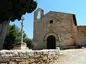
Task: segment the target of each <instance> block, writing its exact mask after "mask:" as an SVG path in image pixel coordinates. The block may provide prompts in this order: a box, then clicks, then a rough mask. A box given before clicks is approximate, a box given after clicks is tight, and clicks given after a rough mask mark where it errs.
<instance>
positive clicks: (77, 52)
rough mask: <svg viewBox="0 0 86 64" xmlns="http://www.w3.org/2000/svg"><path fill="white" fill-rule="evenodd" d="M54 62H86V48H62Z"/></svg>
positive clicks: (67, 63)
mask: <svg viewBox="0 0 86 64" xmlns="http://www.w3.org/2000/svg"><path fill="white" fill-rule="evenodd" d="M54 64H86V48H84V49H69V50H61V51H60V56H59V58H58V59H57V60H56V62H55V63H54Z"/></svg>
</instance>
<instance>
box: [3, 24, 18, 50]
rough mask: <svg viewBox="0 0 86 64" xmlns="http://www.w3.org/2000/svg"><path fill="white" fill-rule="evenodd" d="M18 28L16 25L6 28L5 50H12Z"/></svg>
mask: <svg viewBox="0 0 86 64" xmlns="http://www.w3.org/2000/svg"><path fill="white" fill-rule="evenodd" d="M18 32H19V31H18V28H17V27H16V25H9V26H8V33H7V35H6V38H5V44H4V48H5V49H11V48H13V44H14V43H15V42H16V38H17V34H18Z"/></svg>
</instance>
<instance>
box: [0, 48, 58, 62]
mask: <svg viewBox="0 0 86 64" xmlns="http://www.w3.org/2000/svg"><path fill="white" fill-rule="evenodd" d="M58 56H59V50H58V49H55V50H1V51H0V64H2V63H7V64H53V63H54V61H55V60H56V59H57V58H58Z"/></svg>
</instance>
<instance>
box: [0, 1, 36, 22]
mask: <svg viewBox="0 0 86 64" xmlns="http://www.w3.org/2000/svg"><path fill="white" fill-rule="evenodd" d="M36 7H37V3H36V1H34V0H1V1H0V18H1V19H0V23H1V22H3V21H5V20H11V21H14V20H16V19H18V20H20V19H21V16H22V15H24V14H26V13H31V12H32V11H34V10H35V9H36Z"/></svg>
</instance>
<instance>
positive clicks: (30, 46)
mask: <svg viewBox="0 0 86 64" xmlns="http://www.w3.org/2000/svg"><path fill="white" fill-rule="evenodd" d="M24 42H25V43H26V44H27V47H28V48H32V39H29V38H25V39H24Z"/></svg>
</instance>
